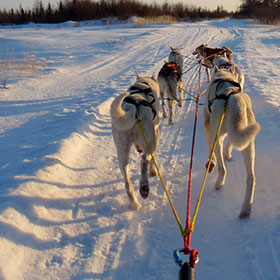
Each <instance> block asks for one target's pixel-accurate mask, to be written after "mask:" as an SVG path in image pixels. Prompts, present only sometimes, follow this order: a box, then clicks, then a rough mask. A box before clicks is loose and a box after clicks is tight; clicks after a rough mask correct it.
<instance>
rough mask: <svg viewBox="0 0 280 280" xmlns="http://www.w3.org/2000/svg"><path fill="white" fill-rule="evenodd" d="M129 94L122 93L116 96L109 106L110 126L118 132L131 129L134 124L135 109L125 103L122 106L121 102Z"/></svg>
mask: <svg viewBox="0 0 280 280" xmlns="http://www.w3.org/2000/svg"><path fill="white" fill-rule="evenodd" d="M128 95H129V93H123V94H120V95H119V96H117V97H116V98H115V99H114V101H113V102H112V104H111V118H112V124H113V126H114V127H115V128H117V129H118V130H120V131H126V130H129V129H131V128H132V127H133V126H134V125H135V123H136V118H135V116H136V110H137V109H136V107H135V106H134V105H133V104H129V103H126V104H125V106H122V104H123V100H124V99H125V98H126V97H127V96H128Z"/></svg>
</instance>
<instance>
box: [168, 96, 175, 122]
mask: <svg viewBox="0 0 280 280" xmlns="http://www.w3.org/2000/svg"><path fill="white" fill-rule="evenodd" d="M168 106H169V120H168V123H169V124H173V122H174V109H175V108H174V107H175V101H174V100H171V99H170V100H168Z"/></svg>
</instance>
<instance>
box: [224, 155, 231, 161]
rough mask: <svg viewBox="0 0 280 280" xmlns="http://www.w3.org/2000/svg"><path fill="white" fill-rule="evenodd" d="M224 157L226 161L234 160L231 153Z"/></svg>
mask: <svg viewBox="0 0 280 280" xmlns="http://www.w3.org/2000/svg"><path fill="white" fill-rule="evenodd" d="M224 159H225V160H226V161H231V160H232V156H231V155H224Z"/></svg>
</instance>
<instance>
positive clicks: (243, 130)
mask: <svg viewBox="0 0 280 280" xmlns="http://www.w3.org/2000/svg"><path fill="white" fill-rule="evenodd" d="M242 115H243V116H242ZM249 121H250V122H249ZM228 122H229V123H228V139H229V141H230V143H231V144H232V146H233V147H234V148H236V149H237V150H239V151H242V150H244V149H245V148H246V147H247V146H248V145H249V144H250V143H252V142H253V141H254V139H255V137H256V136H257V134H258V133H259V131H260V129H261V126H260V124H259V123H258V122H256V120H255V116H254V115H253V112H252V111H251V110H250V111H249V112H246V109H245V110H244V111H243V112H242V113H240V112H237V111H235V110H234V109H233V110H231V108H230V111H229V115H228ZM248 122H249V123H248Z"/></svg>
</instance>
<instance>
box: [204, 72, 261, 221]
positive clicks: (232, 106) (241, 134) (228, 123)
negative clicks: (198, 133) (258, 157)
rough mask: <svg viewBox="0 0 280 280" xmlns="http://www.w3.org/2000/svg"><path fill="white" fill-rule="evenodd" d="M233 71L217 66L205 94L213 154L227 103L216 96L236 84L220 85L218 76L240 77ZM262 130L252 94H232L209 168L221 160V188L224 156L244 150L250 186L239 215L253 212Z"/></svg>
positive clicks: (206, 127)
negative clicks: (257, 146) (258, 138)
mask: <svg viewBox="0 0 280 280" xmlns="http://www.w3.org/2000/svg"><path fill="white" fill-rule="evenodd" d="M233 72H234V69H232V68H231V69H230V70H222V69H221V70H219V69H218V68H217V67H215V69H214V76H213V78H212V82H211V83H210V85H209V88H208V90H207V92H206V95H205V105H204V132H205V137H206V141H207V144H208V153H209V156H210V152H211V149H212V146H213V143H214V139H215V136H216V133H217V129H218V124H219V122H220V119H221V115H222V112H223V109H224V104H225V101H224V100H219V99H215V96H217V95H222V94H227V93H228V92H229V91H230V90H231V89H232V88H233V87H234V86H233V85H232V84H230V83H228V82H225V83H223V84H222V85H220V86H219V87H218V89H217V84H216V83H215V80H216V79H223V80H226V79H232V80H234V81H236V76H235V75H234V74H233ZM209 100H210V101H213V100H214V101H213V104H212V106H211V108H210V109H211V112H210V110H209V106H208V105H209V102H208V101H209ZM259 130H260V125H259V123H257V122H256V119H255V116H254V113H253V110H252V104H251V100H250V97H249V96H248V95H247V94H246V93H244V92H240V93H237V94H233V95H231V96H230V97H229V99H228V103H227V111H226V113H225V118H224V121H223V124H222V127H221V132H220V134H219V136H218V140H217V146H216V149H215V154H214V157H213V159H212V162H211V165H210V170H209V172H213V170H214V168H215V165H216V161H217V164H218V178H217V181H216V184H215V186H216V188H217V189H220V188H221V187H223V186H224V183H225V179H226V172H227V171H226V167H225V164H224V159H226V160H230V159H231V151H232V149H233V148H235V149H237V150H239V151H241V153H242V156H243V161H244V164H245V168H246V172H247V189H246V195H245V199H244V202H243V206H242V209H241V212H240V215H239V216H240V218H245V217H249V216H250V213H251V206H252V204H253V198H254V189H255V174H254V164H255V137H256V135H257V134H258V132H259ZM226 136H228V142H227V145H226V149H225V153H224V156H223V154H222V151H223V141H224V138H225V137H226Z"/></svg>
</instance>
